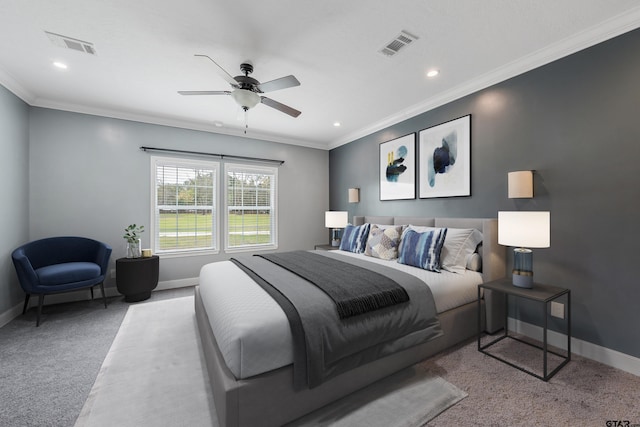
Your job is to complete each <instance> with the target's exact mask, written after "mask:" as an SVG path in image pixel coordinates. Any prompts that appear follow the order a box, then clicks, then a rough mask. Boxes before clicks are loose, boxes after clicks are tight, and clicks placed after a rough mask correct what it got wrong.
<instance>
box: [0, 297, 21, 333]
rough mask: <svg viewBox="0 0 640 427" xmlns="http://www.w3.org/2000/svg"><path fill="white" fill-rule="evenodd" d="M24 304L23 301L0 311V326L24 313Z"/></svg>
mask: <svg viewBox="0 0 640 427" xmlns="http://www.w3.org/2000/svg"><path fill="white" fill-rule="evenodd" d="M23 304H24V302H21V303H20V304H16V305H15V306H13V307H11V308H10V309H9V310H7V311H5V312H4V313H0V328H1V327H3V326H4V325H6V324H7V323H9V322H11V321H12V320H13V319H15V318H16V317H18V316H20V315H21V314H22V305H23Z"/></svg>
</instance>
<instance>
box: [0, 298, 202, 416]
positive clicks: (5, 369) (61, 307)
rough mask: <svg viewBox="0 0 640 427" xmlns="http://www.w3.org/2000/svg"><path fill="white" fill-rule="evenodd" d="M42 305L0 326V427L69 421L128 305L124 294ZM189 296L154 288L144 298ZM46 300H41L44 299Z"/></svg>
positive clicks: (87, 389)
mask: <svg viewBox="0 0 640 427" xmlns="http://www.w3.org/2000/svg"><path fill="white" fill-rule="evenodd" d="M99 295H100V292H99V291H98V293H97V294H96V299H95V300H93V301H91V300H89V301H79V302H73V303H66V304H55V305H50V306H45V307H44V308H43V310H42V322H41V323H40V327H38V328H36V327H35V324H36V309H35V308H32V309H30V310H29V311H27V313H26V314H25V315H21V316H18V317H17V318H15V319H14V320H12V321H11V322H9V323H8V324H6V325H5V326H3V327H2V328H0V426H2V427H18V426H19V427H23V426H38V427H45V426H52V427H53V426H55V427H63V426H73V424H74V423H75V421H76V418H77V417H78V415H79V414H80V410H81V409H82V405H84V402H85V400H86V399H87V396H88V395H89V391H90V390H91V387H92V386H93V383H94V381H95V379H96V377H97V375H98V372H99V370H100V366H101V365H102V361H103V360H104V358H105V357H106V355H107V353H108V351H109V348H110V347H111V343H112V341H113V339H114V337H115V336H116V333H117V332H118V329H119V328H120V323H121V322H122V319H123V318H124V315H125V313H126V311H127V308H128V307H129V303H126V302H125V301H124V298H123V297H114V298H109V299H108V303H107V308H106V309H105V308H104V305H103V303H102V299H101V298H100V297H98V296H99ZM188 295H193V288H183V289H176V290H169V291H160V292H154V293H153V294H152V296H151V298H150V299H148V300H147V301H144V302H149V301H154V300H155V301H157V300H162V299H167V298H175V297H181V296H188ZM45 301H46V300H45Z"/></svg>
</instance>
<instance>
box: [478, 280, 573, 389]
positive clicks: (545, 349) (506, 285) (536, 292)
mask: <svg viewBox="0 0 640 427" xmlns="http://www.w3.org/2000/svg"><path fill="white" fill-rule="evenodd" d="M483 289H490V290H492V291H496V292H501V293H503V294H504V295H505V305H506V307H505V322H504V323H505V328H504V334H503V335H502V336H500V337H498V338H497V339H494V340H492V341H491V342H489V343H486V344H484V345H483V344H482V343H481V338H482V331H481V326H480V298H481V296H482V290H483ZM563 296H566V305H565V306H566V310H565V312H563V313H562V314H563V315H564V323H565V324H566V334H567V348H566V353H567V354H566V355H564V354H560V353H559V352H555V351H552V350H550V349H549V345H548V342H547V332H548V323H549V322H548V321H549V314H550V312H552V311H550V309H549V307H550V305H551V304H552V302H554V301H555V300H557V299H559V298H561V297H563ZM510 297H511V298H523V299H527V300H529V301H533V302H534V303H536V304H539V305H540V306H541V314H542V317H543V318H542V345H541V346H540V345H537V344H534V343H532V342H529V341H525V340H523V339H521V338H519V337H517V336H513V335H509V324H508V317H509V298H510ZM558 320H559V321H562V320H561V319H558ZM505 338H510V339H513V340H516V341H518V342H520V343H523V344H526V345H528V346H531V347H534V348H537V349H538V350H542V358H543V368H542V375H539V374H537V373H535V372H533V371H532V370H529V369H526V368H523V367H521V366H518V365H516V364H515V363H513V362H511V361H508V360H506V359H504V358H503V357H500V356H498V355H496V354H492V353H490V352H489V351H488V349H489V348H490V347H491V346H493V345H494V344H496V343H498V342H500V341H502V340H503V339H505ZM478 351H480V352H482V353H484V354H486V355H488V356H491V357H493V358H495V359H498V360H500V361H501V362H504V363H506V364H508V365H510V366H513V367H514V368H516V369H519V370H521V371H523V372H526V373H527V374H529V375H533V376H534V377H536V378H539V379H541V380H543V381H549V379H551V377H553V376H554V375H555V374H556V373H557V372H558V371H559V370H560V369H561V368H562V367H563V366H564V365H566V364H567V363H569V361H570V360H571V291H570V290H569V289H565V288H559V287H556V286H550V285H543V284H540V283H534V284H533V288H531V289H527V288H518V287H516V286H514V285H513V284H512V283H511V279H510V278H505V279H499V280H494V281H492V282H487V283H483V284H481V285H478ZM549 354H552V355H555V356H557V357H558V358H559V359H560V360H561V362H560V364H559V365H558V366H556V367H555V369H553V370H552V371H551V372H549V367H548V363H547V362H548V356H549Z"/></svg>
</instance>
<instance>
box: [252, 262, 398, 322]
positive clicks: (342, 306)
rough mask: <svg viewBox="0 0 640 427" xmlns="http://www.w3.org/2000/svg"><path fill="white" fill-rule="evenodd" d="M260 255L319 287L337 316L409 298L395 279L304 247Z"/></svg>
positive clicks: (366, 310) (343, 316) (352, 314)
mask: <svg viewBox="0 0 640 427" xmlns="http://www.w3.org/2000/svg"><path fill="white" fill-rule="evenodd" d="M256 256H259V257H262V258H264V259H266V260H268V261H271V262H272V263H274V264H277V265H279V266H280V267H282V268H286V269H287V270H289V271H290V272H292V273H294V274H296V275H298V276H300V277H302V278H303V279H305V280H307V281H309V282H311V283H313V284H314V285H316V286H317V287H319V288H320V289H322V290H323V291H324V292H325V293H326V294H327V295H328V296H329V298H331V299H332V300H333V301H334V302H335V304H336V308H337V309H338V315H339V316H340V318H341V319H346V318H348V317H352V316H357V315H360V314H363V313H368V312H370V311H374V310H378V309H380V308H384V307H389V306H391V305H394V304H399V303H403V302H407V301H409V295H407V291H405V289H404V288H403V287H401V286H400V285H398V284H397V283H396V282H394V281H393V280H391V279H390V278H388V277H387V276H384V275H382V274H379V273H376V272H375V271H371V270H369V269H366V268H362V267H358V266H355V265H352V264H347V263H345V262H342V261H338V260H335V259H332V258H327V257H325V256H322V255H320V254H316V253H313V252H308V251H292V252H281V253H275V254H267V255H256Z"/></svg>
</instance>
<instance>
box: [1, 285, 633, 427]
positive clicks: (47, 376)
mask: <svg viewBox="0 0 640 427" xmlns="http://www.w3.org/2000/svg"><path fill="white" fill-rule="evenodd" d="M192 294H193V289H192V288H184V289H178V290H171V291H160V292H154V293H153V295H152V297H151V299H150V300H147V301H146V302H149V301H157V300H162V299H167V298H175V297H183V296H188V295H192ZM101 304H102V303H101V300H100V299H97V300H95V301H80V302H75V303H69V304H58V305H52V306H47V307H45V309H44V313H43V321H42V324H41V326H40V327H39V328H36V327H35V310H33V309H32V310H30V311H29V312H28V313H27V314H26V315H25V316H19V317H18V318H16V319H14V320H13V321H12V322H10V323H9V324H7V325H5V326H4V327H2V328H0V426H3V427H5V426H6V427H14V426H16V427H18V426H20V427H22V426H56V427H59V426H60V427H63V426H73V424H74V423H75V421H76V418H77V417H78V415H79V414H80V411H81V409H82V406H83V404H84V402H85V400H86V399H87V397H88V395H89V391H90V390H91V387H92V385H93V383H94V381H95V379H96V376H97V374H98V372H99V370H100V366H101V365H102V362H103V360H104V358H105V356H106V354H107V353H108V351H109V348H110V346H111V343H112V341H113V338H114V337H115V335H116V333H117V331H118V329H119V326H120V323H121V322H122V319H123V318H124V315H125V312H126V309H127V307H128V306H129V304H128V303H126V302H124V301H123V299H122V298H121V297H118V298H111V299H110V300H109V303H108V308H107V309H104V308H103V307H102V305H101ZM504 351H505V352H507V353H508V352H509V351H512V350H511V349H509V348H505V349H504ZM519 351H520V350H513V353H514V354H517V353H518V352H519ZM525 356H526V355H525ZM537 356H538V355H535V356H533V355H532V357H537ZM535 360H537V359H535ZM419 368H420V369H425V370H429V371H431V372H434V373H435V374H437V375H440V376H441V377H442V378H444V379H445V380H447V381H449V382H450V383H452V384H454V385H455V386H457V387H458V388H460V389H462V390H463V391H465V392H467V393H468V394H469V396H468V397H467V398H466V399H464V400H462V401H461V402H460V403H458V404H456V405H455V406H453V407H452V408H449V409H448V410H446V411H445V412H443V413H442V414H440V415H439V416H438V417H436V418H435V419H434V420H432V421H431V422H430V423H429V424H428V425H429V426H534V425H540V426H554V425H563V426H604V425H607V421H609V420H628V421H629V423H627V425H634V424H639V425H640V377H637V376H634V375H631V374H628V373H625V372H622V371H620V370H617V369H614V368H610V367H608V366H605V365H602V364H600V363H597V362H594V361H591V360H588V359H584V358H581V357H577V356H574V357H573V360H572V361H571V362H570V363H569V364H568V365H567V366H565V367H564V368H563V369H562V370H561V371H560V372H559V373H558V374H557V375H556V376H555V377H553V378H552V379H551V381H549V382H548V383H545V382H543V381H540V380H538V379H536V378H534V377H532V376H530V375H527V374H525V373H523V372H520V371H518V370H516V369H514V368H511V367H510V366H507V365H505V364H504V363H502V362H500V361H497V360H495V359H492V358H490V357H488V356H485V355H483V354H481V353H479V352H478V351H477V350H476V343H475V341H470V342H467V343H465V344H463V345H461V346H459V347H457V348H455V349H453V350H450V351H448V352H445V353H442V354H439V355H436V356H434V357H433V358H431V359H429V360H427V361H425V362H423V363H422V364H420V365H419ZM610 425H616V424H610ZM617 425H625V424H617Z"/></svg>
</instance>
